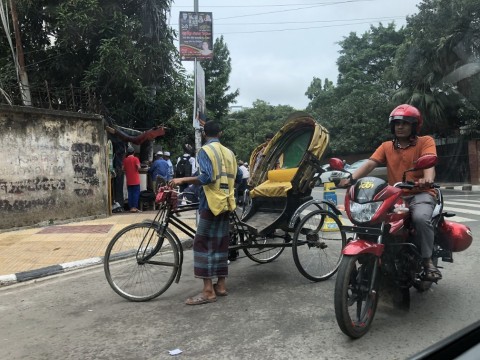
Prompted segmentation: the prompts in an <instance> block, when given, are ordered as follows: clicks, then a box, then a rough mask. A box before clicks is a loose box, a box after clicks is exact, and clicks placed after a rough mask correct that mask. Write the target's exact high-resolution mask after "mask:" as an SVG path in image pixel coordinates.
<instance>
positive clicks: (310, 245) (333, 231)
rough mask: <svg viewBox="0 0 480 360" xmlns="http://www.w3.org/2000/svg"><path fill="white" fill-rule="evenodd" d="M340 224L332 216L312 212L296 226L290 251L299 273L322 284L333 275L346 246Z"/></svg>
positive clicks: (317, 211)
mask: <svg viewBox="0 0 480 360" xmlns="http://www.w3.org/2000/svg"><path fill="white" fill-rule="evenodd" d="M341 227H342V223H341V221H340V219H339V218H338V217H337V216H336V215H335V214H333V213H331V212H328V211H326V210H321V209H318V210H314V211H312V212H310V213H308V214H307V215H305V216H304V217H303V218H302V220H301V221H300V223H299V224H298V225H297V226H296V227H295V235H294V237H293V244H292V252H293V260H294V261H295V265H296V266H297V268H298V270H299V271H300V273H301V274H302V275H303V276H305V277H306V278H307V279H309V280H312V281H322V280H326V279H328V278H330V277H331V276H333V274H335V273H336V272H337V270H338V267H339V265H340V261H341V259H342V249H343V248H344V246H345V245H346V242H347V240H346V235H345V232H343V231H342V230H341Z"/></svg>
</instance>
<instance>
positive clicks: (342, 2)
mask: <svg viewBox="0 0 480 360" xmlns="http://www.w3.org/2000/svg"><path fill="white" fill-rule="evenodd" d="M365 1H374V0H345V1H338V2H335V3H320V4H317V5H312V6H306V7H299V8H295V9H287V10H276V11H267V12H262V13H256V14H246V15H237V16H229V17H224V18H218V19H216V20H217V21H218V20H226V19H237V18H241V17H249V16H259V15H268V14H278V13H284V12H290V11H298V10H307V9H312V8H316V7H323V6H330V5H339V4H346V3H356V2H365Z"/></svg>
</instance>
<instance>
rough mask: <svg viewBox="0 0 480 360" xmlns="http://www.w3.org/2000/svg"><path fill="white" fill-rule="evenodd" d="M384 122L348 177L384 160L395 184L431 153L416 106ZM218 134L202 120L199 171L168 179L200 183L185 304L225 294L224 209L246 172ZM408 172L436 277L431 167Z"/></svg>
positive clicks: (427, 260) (415, 217) (428, 266)
mask: <svg viewBox="0 0 480 360" xmlns="http://www.w3.org/2000/svg"><path fill="white" fill-rule="evenodd" d="M388 123H389V126H390V128H391V132H392V135H393V138H392V140H389V141H386V142H384V143H382V144H381V145H380V146H379V147H378V148H377V150H376V151H375V152H374V153H373V155H372V156H371V157H370V159H369V160H368V162H367V163H366V164H365V165H364V166H362V167H360V168H359V169H358V170H357V171H356V172H355V173H353V175H352V178H353V179H358V178H360V177H363V176H366V175H368V173H369V172H370V171H372V170H373V169H374V168H375V167H376V166H377V165H379V164H386V166H387V170H388V182H389V183H390V184H394V183H396V182H400V181H402V174H403V172H404V171H405V170H406V169H408V168H411V167H412V165H413V164H414V163H415V161H416V160H417V159H418V158H419V157H420V156H422V155H426V154H433V155H436V147H435V142H434V140H433V139H432V138H431V137H430V136H419V133H420V130H421V127H422V123H423V118H422V115H421V113H420V111H419V110H418V109H417V108H415V107H414V106H411V105H408V104H403V105H400V106H398V107H396V108H395V109H394V110H393V111H392V113H391V114H390V117H389V120H388ZM221 135H222V131H221V129H220V126H219V124H218V123H216V122H213V121H208V122H206V123H205V126H204V128H203V137H204V140H205V145H203V147H202V148H201V149H200V151H199V152H198V155H197V160H198V166H199V172H198V173H197V174H194V175H192V174H193V173H192V174H190V175H189V176H183V177H175V178H173V179H171V180H170V181H169V185H170V186H172V187H177V186H180V187H181V188H182V187H186V186H188V184H196V185H198V186H199V187H200V194H199V202H200V204H199V215H200V220H199V223H198V226H197V232H196V235H195V239H194V243H193V256H194V275H195V277H197V278H200V279H202V281H203V288H202V291H201V292H200V293H199V294H197V295H196V296H193V297H189V298H188V299H187V300H186V304H187V305H199V304H207V303H212V302H215V301H216V300H217V297H219V296H227V295H228V290H227V287H226V277H227V276H228V246H229V242H230V239H229V213H230V212H231V211H234V210H235V207H236V201H235V188H236V185H235V184H240V185H239V186H237V190H238V189H239V188H240V189H243V186H244V185H242V184H244V183H243V181H244V179H245V178H246V177H247V175H246V174H249V173H248V167H247V166H246V164H245V163H243V164H242V163H241V162H237V160H236V158H235V154H234V153H233V152H232V151H231V150H229V149H228V148H226V147H225V146H223V145H222V144H221V143H220V137H221ZM272 137H273V134H268V139H267V138H266V139H265V140H266V142H265V143H264V144H263V145H264V146H261V147H259V149H258V151H259V152H260V154H259V155H260V157H261V155H262V151H263V150H264V149H265V146H266V145H267V144H268V141H270V140H271V138H272ZM239 165H240V167H239ZM247 165H248V164H247ZM255 165H256V164H252V166H255ZM245 170H246V171H245ZM409 176H410V177H411V178H409V179H408V180H413V181H417V182H418V183H420V184H421V186H422V188H421V189H420V190H419V191H417V192H415V193H406V194H405V196H406V200H407V201H408V204H409V207H410V211H411V212H412V221H413V224H414V227H415V230H416V232H417V237H418V238H419V241H420V244H421V253H422V256H423V258H424V267H425V274H426V279H429V280H432V281H438V280H439V279H441V278H442V275H441V273H440V271H439V270H438V269H437V268H436V266H435V265H434V264H433V263H432V260H431V257H432V251H433V240H434V234H433V226H432V223H431V217H432V212H433V208H434V206H435V195H434V193H433V192H432V191H431V189H430V185H431V184H432V183H433V182H434V179H435V169H434V168H430V169H425V170H421V171H417V172H415V173H413V174H411V175H409ZM350 180H351V179H345V180H342V181H343V184H341V185H349V182H350ZM214 279H217V282H216V283H213V280H214Z"/></svg>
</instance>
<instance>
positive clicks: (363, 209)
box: [350, 201, 383, 223]
mask: <svg viewBox="0 0 480 360" xmlns="http://www.w3.org/2000/svg"><path fill="white" fill-rule="evenodd" d="M382 203H383V201H377V202H369V203H366V204H359V203H356V202H354V201H350V216H351V217H352V220H354V221H356V222H359V223H366V222H369V221H370V220H372V218H373V215H375V213H376V212H377V210H378V208H379V207H380V205H382Z"/></svg>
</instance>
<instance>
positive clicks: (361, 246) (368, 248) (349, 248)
mask: <svg viewBox="0 0 480 360" xmlns="http://www.w3.org/2000/svg"><path fill="white" fill-rule="evenodd" d="M384 248H385V245H384V244H375V243H372V242H370V241H366V240H362V239H359V240H354V241H350V242H349V243H348V244H347V245H346V246H345V247H344V248H343V250H342V254H343V255H360V254H373V255H375V256H378V257H380V256H382V254H383V250H384Z"/></svg>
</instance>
